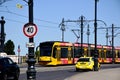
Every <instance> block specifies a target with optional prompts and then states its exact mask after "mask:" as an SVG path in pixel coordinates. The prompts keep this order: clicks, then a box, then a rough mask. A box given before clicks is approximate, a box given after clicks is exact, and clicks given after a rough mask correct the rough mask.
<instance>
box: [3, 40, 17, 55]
mask: <svg viewBox="0 0 120 80" xmlns="http://www.w3.org/2000/svg"><path fill="white" fill-rule="evenodd" d="M14 48H15V45H14V43H13V41H11V40H8V41H7V42H6V43H5V45H4V51H5V52H6V53H7V55H15V52H14Z"/></svg>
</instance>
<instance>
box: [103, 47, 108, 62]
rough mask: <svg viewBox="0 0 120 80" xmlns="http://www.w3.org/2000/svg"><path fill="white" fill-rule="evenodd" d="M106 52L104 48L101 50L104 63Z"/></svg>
mask: <svg viewBox="0 0 120 80" xmlns="http://www.w3.org/2000/svg"><path fill="white" fill-rule="evenodd" d="M106 52H107V51H106V49H104V50H103V63H104V62H105V60H106Z"/></svg>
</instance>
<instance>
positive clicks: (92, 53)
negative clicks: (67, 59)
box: [90, 50, 98, 57]
mask: <svg viewBox="0 0 120 80" xmlns="http://www.w3.org/2000/svg"><path fill="white" fill-rule="evenodd" d="M90 54H91V55H90V56H92V57H93V56H94V55H95V50H91V51H90ZM97 54H98V50H97Z"/></svg>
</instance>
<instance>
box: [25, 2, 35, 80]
mask: <svg viewBox="0 0 120 80" xmlns="http://www.w3.org/2000/svg"><path fill="white" fill-rule="evenodd" d="M27 3H28V6H29V7H28V9H29V10H28V11H29V23H27V24H25V25H24V27H23V32H24V34H25V36H27V37H29V44H28V45H29V46H28V60H27V63H28V68H27V72H26V73H27V80H36V70H35V63H36V60H35V58H34V46H33V45H32V44H34V36H35V34H36V33H37V26H36V25H35V24H34V23H33V0H28V2H27ZM31 43H32V44H31Z"/></svg>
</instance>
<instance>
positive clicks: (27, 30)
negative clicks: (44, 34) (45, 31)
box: [23, 23, 37, 38]
mask: <svg viewBox="0 0 120 80" xmlns="http://www.w3.org/2000/svg"><path fill="white" fill-rule="evenodd" d="M23 33H24V34H25V36H27V37H29V38H32V37H34V36H35V35H36V33H37V26H36V25H35V24H34V23H27V24H25V25H24V27H23Z"/></svg>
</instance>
